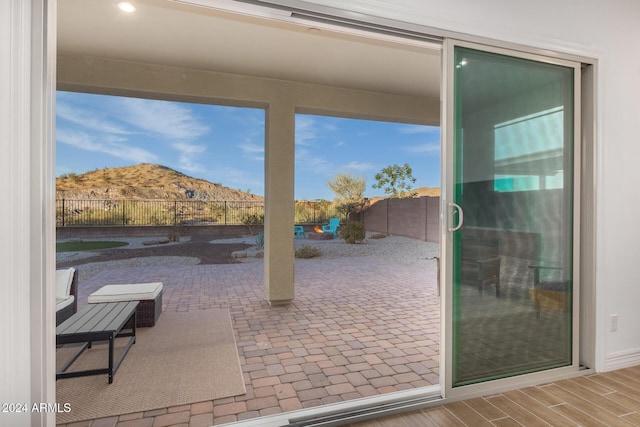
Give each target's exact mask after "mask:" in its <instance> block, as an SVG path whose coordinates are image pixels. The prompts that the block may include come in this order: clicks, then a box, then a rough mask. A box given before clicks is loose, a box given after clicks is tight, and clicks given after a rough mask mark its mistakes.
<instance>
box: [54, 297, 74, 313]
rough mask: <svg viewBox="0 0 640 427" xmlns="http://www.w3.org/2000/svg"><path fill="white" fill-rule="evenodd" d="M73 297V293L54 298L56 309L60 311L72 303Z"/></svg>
mask: <svg viewBox="0 0 640 427" xmlns="http://www.w3.org/2000/svg"><path fill="white" fill-rule="evenodd" d="M74 299H75V298H74V297H73V295H69V296H68V297H66V298H56V311H60V310H62V309H63V308H65V307H67V306H70V305H71V304H73V300H74Z"/></svg>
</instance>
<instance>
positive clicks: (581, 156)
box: [440, 38, 595, 400]
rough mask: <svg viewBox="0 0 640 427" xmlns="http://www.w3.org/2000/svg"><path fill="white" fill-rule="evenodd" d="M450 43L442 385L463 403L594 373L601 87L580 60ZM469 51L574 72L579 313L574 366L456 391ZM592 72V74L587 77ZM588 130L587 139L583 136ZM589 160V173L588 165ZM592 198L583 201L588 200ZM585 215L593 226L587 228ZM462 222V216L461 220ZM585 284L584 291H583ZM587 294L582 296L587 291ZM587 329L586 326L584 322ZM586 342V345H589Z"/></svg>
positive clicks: (444, 131)
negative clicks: (459, 136) (459, 178)
mask: <svg viewBox="0 0 640 427" xmlns="http://www.w3.org/2000/svg"><path fill="white" fill-rule="evenodd" d="M470 39H473V38H466V39H465V40H460V39H455V38H445V39H444V42H443V50H442V79H441V81H442V85H441V102H442V110H441V123H440V126H441V167H442V178H441V215H440V219H441V224H440V231H441V236H440V257H441V266H442V269H441V272H440V281H441V283H443V284H444V292H442V296H441V301H440V302H441V319H442V320H441V334H442V337H441V354H440V361H441V363H440V366H441V370H440V385H441V390H442V392H443V397H445V399H446V400H449V399H453V400H458V399H460V398H469V397H474V396H481V395H486V394H490V393H497V392H500V391H505V390H510V389H514V388H520V387H523V386H527V385H533V384H540V383H543V382H548V381H552V380H558V379H560V378H568V377H572V376H576V375H582V374H584V373H586V372H591V371H592V369H590V368H594V364H593V362H594V355H593V352H594V348H593V346H594V345H595V340H594V339H593V335H594V332H595V325H594V324H593V321H590V320H589V319H593V318H594V317H595V316H594V315H595V312H594V305H595V304H594V303H595V293H594V292H593V288H594V278H595V272H594V271H593V270H592V269H588V268H584V267H583V266H585V265H594V264H595V262H594V261H595V221H594V217H595V195H593V192H595V186H593V185H589V184H587V185H586V186H584V187H583V186H582V184H581V182H582V180H585V179H586V180H589V179H592V178H591V174H593V173H595V169H594V168H593V159H594V158H595V150H594V146H595V144H594V143H593V142H594V136H595V133H594V132H593V128H591V129H589V128H588V126H586V125H587V124H588V123H591V124H592V125H593V124H594V118H595V115H594V110H593V108H592V107H591V106H592V105H593V103H594V101H595V97H594V95H593V93H595V91H594V87H593V85H594V84H595V78H594V77H593V76H594V70H593V64H585V63H583V62H582V61H578V60H576V59H575V58H563V57H561V56H560V57H558V56H556V55H554V56H548V55H545V54H544V53H545V52H542V51H539V50H537V49H533V48H527V49H523V48H522V47H521V46H513V45H512V46H509V45H507V46H505V43H499V44H500V45H501V46H497V43H486V40H481V41H478V40H476V41H474V40H470ZM455 47H466V48H471V49H477V50H481V51H485V52H489V53H496V54H502V55H506V56H511V57H515V58H522V59H527V60H533V61H538V62H542V63H549V64H555V65H562V66H566V67H570V68H573V69H574V115H575V116H574V129H573V131H574V134H573V139H574V150H573V159H574V169H573V180H574V181H573V184H574V193H573V207H574V209H573V283H574V288H573V312H572V363H571V365H569V366H566V367H561V368H554V369H548V370H544V371H540V372H535V373H529V374H523V375H517V376H513V377H509V378H502V379H497V380H492V381H485V382H481V383H478V384H472V385H465V386H459V387H455V388H454V387H453V385H452V380H453V375H452V373H453V265H452V264H453V263H452V258H453V257H452V253H453V233H452V232H450V231H449V229H450V227H453V224H452V220H453V215H454V212H453V211H452V209H451V206H450V202H451V201H454V186H453V180H454V167H453V162H454V131H453V129H454V72H455V64H454V63H453V61H454V48H455ZM585 70H588V71H585ZM583 75H586V76H587V79H586V81H587V84H586V85H585V84H584V83H583V82H582V80H583V79H582V76H583ZM583 130H584V131H585V132H584V133H585V135H583ZM583 160H586V162H585V163H586V169H583V166H582V163H583ZM584 192H586V195H587V197H586V198H585V199H584V201H583V197H582V194H583V193H584ZM583 214H585V216H586V218H587V222H586V223H585V224H583V223H582V222H581V217H582V215H583ZM456 218H457V216H456ZM583 233H587V234H589V233H591V236H590V237H589V238H588V239H587V240H586V243H587V246H586V247H582V246H581V235H582V234H583ZM583 280H584V285H583ZM582 286H584V287H585V288H586V290H587V291H586V292H585V293H584V295H581V287H582ZM583 321H584V322H585V324H582V322H583ZM583 340H584V343H583Z"/></svg>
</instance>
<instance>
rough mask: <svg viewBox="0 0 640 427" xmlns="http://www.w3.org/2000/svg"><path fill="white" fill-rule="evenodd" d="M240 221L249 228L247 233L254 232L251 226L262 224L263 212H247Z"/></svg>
mask: <svg viewBox="0 0 640 427" xmlns="http://www.w3.org/2000/svg"><path fill="white" fill-rule="evenodd" d="M242 223H243V224H244V225H246V226H247V228H248V229H249V234H254V230H253V227H254V226H256V225H260V224H264V214H247V215H244V216H243V217H242Z"/></svg>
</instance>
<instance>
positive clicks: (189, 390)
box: [56, 309, 246, 424]
mask: <svg viewBox="0 0 640 427" xmlns="http://www.w3.org/2000/svg"><path fill="white" fill-rule="evenodd" d="M127 340H128V338H119V339H117V340H116V348H115V351H114V358H115V360H117V358H118V357H119V355H120V351H121V349H122V347H123V346H124V345H125V344H126V341H127ZM76 348H77V347H71V348H66V347H64V348H59V349H58V350H57V351H56V357H57V366H58V368H59V367H60V366H61V365H62V364H64V362H65V361H66V360H68V358H69V357H70V356H71V355H72V354H73V352H74V351H75V350H76ZM107 364H108V346H107V344H102V343H101V344H95V343H94V345H93V347H92V348H91V349H87V350H85V352H84V353H83V354H82V355H81V356H80V357H79V358H78V360H76V361H75V363H74V364H73V365H71V367H70V368H69V370H68V371H69V372H71V371H75V370H84V369H88V368H102V367H106V366H107ZM56 390H57V397H56V401H57V402H60V403H63V404H64V403H69V404H70V406H71V411H70V412H68V413H58V415H57V420H56V422H57V423H58V424H60V423H70V422H74V421H80V420H87V419H94V418H102V417H109V416H114V415H122V414H128V413H133V412H142V411H148V410H152V409H159V408H167V407H170V406H177V405H183V404H187V403H196V402H202V401H206V400H213V399H220V398H224V397H230V396H237V395H241V394H244V393H245V392H246V391H245V385H244V379H243V375H242V369H241V367H240V360H239V357H238V351H237V347H236V342H235V338H234V334H233V327H232V324H231V318H230V316H229V312H228V310H216V309H211V310H193V311H188V312H163V313H162V314H161V315H160V318H159V319H158V321H157V322H156V325H155V326H154V327H150V328H138V329H137V337H136V343H135V344H134V345H133V347H131V350H129V353H128V354H127V355H126V357H125V358H124V360H123V362H122V364H121V365H120V368H119V369H118V371H117V372H116V374H115V376H114V378H113V383H112V384H109V383H108V376H107V374H104V375H95V376H90V377H80V378H67V379H61V380H58V381H56Z"/></svg>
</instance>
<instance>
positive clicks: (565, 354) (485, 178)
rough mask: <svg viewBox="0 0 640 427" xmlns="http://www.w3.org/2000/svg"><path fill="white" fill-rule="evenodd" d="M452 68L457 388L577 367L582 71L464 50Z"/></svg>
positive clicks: (449, 196) (449, 246) (453, 371)
mask: <svg viewBox="0 0 640 427" xmlns="http://www.w3.org/2000/svg"><path fill="white" fill-rule="evenodd" d="M445 60H446V61H447V66H446V68H447V85H446V92H447V95H448V98H447V100H448V104H449V114H447V121H446V124H447V126H448V127H447V135H448V140H447V154H446V157H447V160H446V161H447V166H448V177H447V184H448V185H447V187H446V189H445V190H446V196H445V206H444V209H445V219H446V221H445V222H446V224H445V227H446V229H447V231H446V234H445V238H444V239H443V240H444V245H443V246H444V249H445V251H446V255H445V256H446V259H447V267H448V270H447V294H446V299H447V307H448V308H449V311H450V313H449V314H448V315H447V318H448V320H449V321H450V322H449V324H448V325H447V338H448V340H449V343H450V346H447V348H448V349H449V352H450V355H449V357H448V368H449V369H448V375H449V376H450V378H448V379H447V381H448V383H449V385H450V389H455V388H456V387H462V386H467V385H473V384H478V383H485V382H487V381H492V380H499V379H504V378H511V377H516V376H520V375H523V374H531V373H534V372H538V371H545V370H549V369H554V368H563V367H569V368H572V367H573V368H575V367H576V364H577V362H576V361H577V359H576V358H575V357H574V350H575V349H576V344H577V341H576V335H577V334H576V333H575V331H576V330H577V329H576V328H577V325H576V323H577V316H575V314H576V311H577V304H575V302H576V301H577V292H578V277H577V274H576V273H575V272H576V271H578V269H577V266H576V261H575V260H577V257H576V256H575V255H576V252H575V248H576V247H577V239H578V237H579V236H577V234H576V232H575V230H577V227H576V225H577V222H578V219H577V209H575V208H574V206H576V203H577V198H576V194H579V192H578V191H577V187H576V185H577V182H576V179H575V177H574V176H575V173H574V171H576V170H578V169H577V168H578V165H577V159H579V155H578V154H579V153H578V146H579V144H578V143H577V142H576V141H579V139H577V138H578V137H579V135H577V133H578V130H577V129H579V126H578V125H579V123H578V117H579V114H578V111H576V110H577V109H578V108H579V105H580V103H579V98H578V94H579V90H577V89H576V88H579V78H580V73H579V71H580V68H579V64H575V63H571V62H567V61H560V60H555V59H550V58H546V57H540V56H534V55H529V54H522V53H518V52H513V51H506V50H503V49H494V48H487V47H484V46H478V45H472V44H468V43H455V42H450V43H448V46H447V52H446V54H445ZM576 352H577V351H576Z"/></svg>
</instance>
